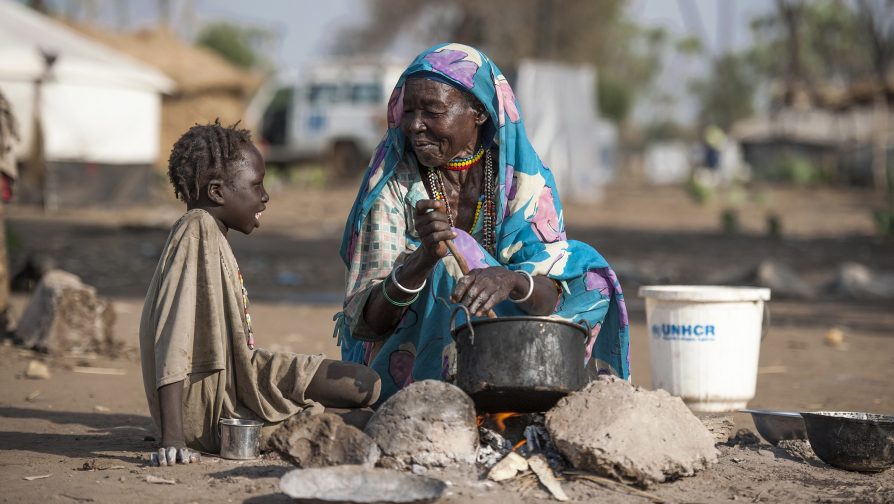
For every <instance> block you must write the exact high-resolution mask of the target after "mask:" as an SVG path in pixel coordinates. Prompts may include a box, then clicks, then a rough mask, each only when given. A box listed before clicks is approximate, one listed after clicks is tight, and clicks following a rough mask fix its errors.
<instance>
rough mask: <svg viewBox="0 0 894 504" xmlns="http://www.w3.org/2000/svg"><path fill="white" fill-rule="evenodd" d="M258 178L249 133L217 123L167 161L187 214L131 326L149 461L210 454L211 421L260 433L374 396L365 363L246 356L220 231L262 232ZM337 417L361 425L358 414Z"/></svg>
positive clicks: (234, 274)
mask: <svg viewBox="0 0 894 504" xmlns="http://www.w3.org/2000/svg"><path fill="white" fill-rule="evenodd" d="M264 174H265V168H264V160H263V158H262V157H261V154H260V153H259V152H258V150H257V149H256V148H255V146H254V145H253V144H252V142H251V138H250V136H249V132H248V131H246V130H243V129H237V128H236V127H235V126H233V127H229V128H225V127H222V126H221V125H220V123H219V122H215V123H214V124H208V125H204V126H199V125H197V126H194V127H192V128H190V130H189V131H188V132H186V134H184V135H183V136H182V137H180V139H179V140H178V141H177V143H176V144H175V145H174V149H173V151H172V152H171V157H170V160H169V162H168V175H169V176H170V180H171V183H172V184H173V186H174V193H175V195H176V196H177V197H178V198H179V199H181V200H182V201H184V202H185V203H186V208H187V212H186V214H184V215H183V216H182V217H181V218H180V220H178V221H177V222H176V223H175V224H174V226H173V228H172V229H171V233H170V235H169V236H168V240H167V242H166V243H165V246H164V250H163V252H162V254H161V259H160V260H159V263H158V267H157V268H156V270H155V275H154V276H153V278H152V283H151V284H150V285H149V291H148V293H147V294H146V301H145V305H144V306H143V313H142V318H141V321H140V356H141V360H142V368H143V385H144V387H145V389H146V397H147V399H148V401H149V411H150V412H151V413H152V419H153V420H154V421H155V424H156V425H157V426H158V427H159V429H160V430H161V448H160V449H159V450H158V452H157V453H153V454H152V455H153V457H152V458H153V463H155V464H160V465H173V464H175V463H190V462H193V461H196V460H197V455H196V454H195V453H193V452H190V451H189V449H192V450H201V451H206V452H211V453H217V452H218V451H219V449H220V438H219V431H218V424H219V421H220V419H221V418H243V419H255V420H261V421H263V422H265V424H266V425H267V428H265V430H264V431H265V433H266V434H269V432H270V431H271V430H272V429H270V427H272V426H275V424H276V423H278V422H281V421H283V420H285V419H287V418H289V417H291V416H292V415H295V414H296V413H298V412H300V411H302V410H304V409H307V408H311V407H316V408H322V407H326V408H349V409H350V408H362V407H365V406H369V405H370V404H372V403H374V402H375V401H376V399H378V396H379V388H380V382H379V378H378V376H376V374H375V373H374V372H372V371H371V370H370V369H369V368H367V367H365V366H360V365H356V364H350V363H343V362H340V361H334V360H328V359H324V358H323V356H321V355H300V354H293V353H287V352H270V351H268V350H263V349H260V348H258V349H256V348H255V340H254V333H253V331H252V325H251V317H250V316H249V303H248V293H247V292H246V290H245V286H244V284H243V279H242V273H241V271H240V270H239V265H238V264H237V263H236V258H235V257H234V256H233V252H232V250H231V249H230V245H229V243H228V242H227V232H228V231H229V230H231V229H235V230H236V231H239V232H240V233H244V234H249V233H251V232H252V231H253V230H254V229H255V228H256V227H258V226H259V225H260V218H261V214H262V213H263V212H264V210H265V209H266V208H267V202H268V201H269V199H270V197H269V195H268V194H267V191H266V190H265V189H264ZM335 412H336V413H342V414H343V416H345V417H346V420H349V421H351V420H356V419H357V418H361V420H360V421H361V422H362V417H363V414H362V413H363V412H359V413H361V414H360V415H353V416H352V413H358V411H356V410H355V411H351V410H346V411H335ZM367 418H368V416H367ZM266 434H265V435H266ZM187 448H189V449H187Z"/></svg>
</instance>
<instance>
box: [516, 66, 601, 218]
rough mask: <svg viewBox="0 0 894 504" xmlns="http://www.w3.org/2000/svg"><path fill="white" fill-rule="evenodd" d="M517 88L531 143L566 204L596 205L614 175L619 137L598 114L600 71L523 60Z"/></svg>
mask: <svg viewBox="0 0 894 504" xmlns="http://www.w3.org/2000/svg"><path fill="white" fill-rule="evenodd" d="M516 81H517V84H516V86H515V89H516V93H517V96H518V100H519V103H520V105H521V107H522V110H524V111H525V123H526V127H527V131H528V138H530V140H531V144H532V145H533V146H534V149H535V150H536V151H537V153H538V154H540V158H541V159H542V160H543V164H545V165H546V166H549V168H550V170H552V172H553V176H554V177H555V179H556V185H557V186H558V187H559V192H560V195H561V197H562V200H563V201H576V202H583V203H592V202H593V201H594V200H596V199H598V198H599V196H600V195H601V191H602V188H603V187H604V186H605V185H606V184H607V183H608V182H610V181H611V179H612V177H613V175H614V155H613V153H614V151H615V146H616V144H617V132H616V130H615V128H614V126H612V125H611V124H609V123H608V122H606V121H604V120H602V119H600V118H599V117H598V115H597V112H598V104H597V103H596V92H595V89H596V69H595V68H594V67H592V66H590V65H569V64H564V63H557V62H548V61H534V60H524V61H522V62H521V64H520V65H519V68H518V78H517V80H516Z"/></svg>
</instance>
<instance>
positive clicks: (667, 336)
mask: <svg viewBox="0 0 894 504" xmlns="http://www.w3.org/2000/svg"><path fill="white" fill-rule="evenodd" d="M715 336H716V332H715V329H714V324H652V337H653V338H655V339H663V340H665V341H713V340H714V338H715Z"/></svg>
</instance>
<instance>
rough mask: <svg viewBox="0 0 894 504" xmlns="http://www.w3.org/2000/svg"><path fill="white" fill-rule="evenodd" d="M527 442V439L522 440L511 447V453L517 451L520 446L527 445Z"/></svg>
mask: <svg viewBox="0 0 894 504" xmlns="http://www.w3.org/2000/svg"><path fill="white" fill-rule="evenodd" d="M527 442H528V440H527V439H522V440H521V441H519V442H518V443H515V446H513V447H512V451H515V450H518V449H519V448H521V447H522V446H524V445H525V443H527Z"/></svg>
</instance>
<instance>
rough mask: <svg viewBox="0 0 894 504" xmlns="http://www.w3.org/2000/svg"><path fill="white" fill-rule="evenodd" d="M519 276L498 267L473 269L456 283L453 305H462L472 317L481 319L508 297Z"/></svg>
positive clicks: (452, 298) (452, 299)
mask: <svg viewBox="0 0 894 504" xmlns="http://www.w3.org/2000/svg"><path fill="white" fill-rule="evenodd" d="M520 278H521V276H520V275H519V274H518V273H515V272H513V271H510V270H508V269H506V268H502V267H500V266H491V267H490V268H482V269H474V270H471V271H469V273H468V274H466V275H465V276H463V277H462V278H460V279H459V280H457V281H456V287H454V289H453V295H451V296H450V299H451V301H453V302H454V303H462V304H464V305H466V306H467V307H468V308H469V311H470V312H472V314H473V315H476V316H479V317H482V316H484V315H485V314H486V313H487V311H488V310H490V309H491V308H493V307H494V306H496V305H497V304H498V303H499V302H501V301H503V300H505V299H506V298H508V297H509V293H510V292H512V289H513V288H514V287H515V285H516V282H518V281H519V279H520Z"/></svg>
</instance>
